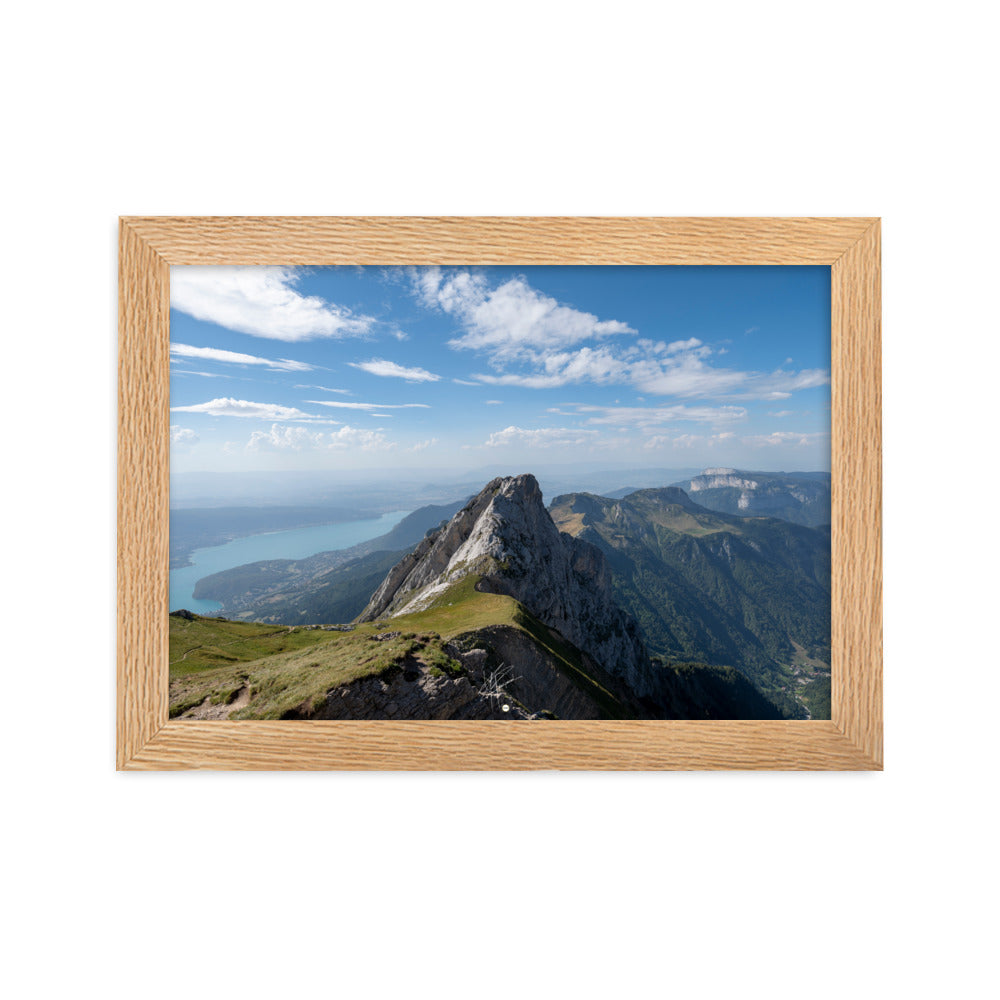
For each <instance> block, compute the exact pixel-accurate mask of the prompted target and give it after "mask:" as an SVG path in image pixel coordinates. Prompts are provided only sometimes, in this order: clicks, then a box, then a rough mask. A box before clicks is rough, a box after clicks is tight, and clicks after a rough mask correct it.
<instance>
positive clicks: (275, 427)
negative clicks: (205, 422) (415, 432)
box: [246, 424, 395, 451]
mask: <svg viewBox="0 0 1000 1000" xmlns="http://www.w3.org/2000/svg"><path fill="white" fill-rule="evenodd" d="M246 447H247V450H248V451H316V450H333V451H343V450H347V449H357V450H360V451H382V450H386V449H389V448H394V447H395V444H394V443H392V442H389V441H386V438H385V435H384V434H383V433H382V432H381V430H362V429H360V428H356V427H348V426H346V425H345V426H343V427H341V428H339V429H338V430H335V431H330V432H324V431H309V430H306V428H304V427H288V426H280V425H279V424H272V425H271V429H270V430H268V431H254V432H253V433H252V434H251V435H250V440H249V441H248V442H247V446H246Z"/></svg>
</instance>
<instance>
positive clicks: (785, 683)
mask: <svg viewBox="0 0 1000 1000" xmlns="http://www.w3.org/2000/svg"><path fill="white" fill-rule="evenodd" d="M455 508H458V509H455ZM455 508H448V507H438V508H423V509H422V510H421V511H417V512H415V513H414V514H413V515H410V517H409V518H407V519H405V520H404V521H403V522H401V523H400V525H398V526H397V528H396V529H394V530H393V532H390V533H389V534H388V535H386V536H383V537H382V538H381V539H375V540H373V541H372V542H366V543H364V544H363V546H356V547H355V549H354V550H346V551H345V552H342V553H324V554H321V555H320V556H314V557H312V558H311V559H309V560H298V561H292V560H276V561H270V562H267V563H259V564H251V565H250V566H246V567H239V568H238V569H237V570H232V571H228V572H227V573H222V574H217V575H216V577H215V578H207V579H206V580H203V581H201V582H200V583H199V588H201V589H200V590H199V592H198V595H199V596H207V597H215V599H219V600H224V601H225V603H226V608H227V613H231V609H232V608H237V607H242V608H243V610H242V612H240V613H241V614H242V615H243V616H245V617H254V618H257V619H258V622H254V623H251V622H234V621H229V620H226V619H222V618H220V619H206V618H200V617H198V616H194V615H191V614H190V613H187V612H179V613H176V614H175V615H173V616H172V619H171V636H172V640H171V641H172V653H171V661H172V668H171V711H172V714H174V715H179V716H181V717H191V716H194V717H233V718H269V717H278V718H282V717H298V718H303V717H304V718H316V717H325V718H510V717H515V718H551V717H557V718H600V717H612V718H781V717H792V718H794V717H808V714H809V708H810V707H811V708H813V709H821V708H822V701H823V690H824V685H825V690H826V692H827V694H826V698H827V705H828V697H829V695H828V684H829V669H828V662H829V536H828V533H826V532H824V531H822V530H817V529H813V528H809V527H805V526H802V525H797V524H791V523H789V522H787V521H780V520H777V519H774V518H766V517H747V516H737V515H728V514H720V513H715V512H712V511H710V510H707V509H706V508H704V507H702V506H700V505H699V504H696V503H694V502H693V501H692V500H691V499H690V497H688V496H687V495H686V494H685V493H684V492H683V491H682V490H680V489H677V488H664V489H649V490H639V491H635V492H631V493H628V494H627V495H626V496H624V497H622V498H611V497H600V496H596V495H594V494H587V493H575V494H566V495H563V496H560V497H557V498H556V499H555V500H554V501H553V503H552V504H551V507H550V508H549V509H546V508H545V506H544V503H543V498H542V494H541V490H540V489H539V487H538V483H537V481H536V480H535V478H534V477H533V476H530V475H519V476H510V477H501V478H497V479H494V480H493V481H491V482H490V483H488V484H487V486H486V487H485V488H484V489H482V490H481V491H480V492H479V493H478V494H477V495H476V496H474V497H472V498H471V499H470V500H469V501H468V502H466V503H464V504H456V505H455ZM394 545H399V548H394V547H393V546H394ZM262 612H266V614H262ZM264 617H267V618H269V619H270V620H271V624H268V623H266V622H265V623H261V622H260V621H259V620H260V619H262V618H264ZM352 619H353V621H352ZM278 623H280V627H279V625H278ZM334 623H335V624H334ZM241 629H242V630H244V632H242V633H240V635H241V636H243V638H240V639H237V640H233V639H231V638H229V636H230V634H231V633H232V632H233V630H241ZM261 630H264V631H261ZM215 632H218V633H219V635H217V636H216V635H214V633H215ZM223 639H224V640H225V641H223ZM195 640H198V641H195ZM278 647H281V648H278ZM240 650H245V653H241V652H240ZM175 653H176V656H175ZM827 711H828V708H827ZM814 714H815V713H814Z"/></svg>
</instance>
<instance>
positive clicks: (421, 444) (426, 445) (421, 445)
mask: <svg viewBox="0 0 1000 1000" xmlns="http://www.w3.org/2000/svg"><path fill="white" fill-rule="evenodd" d="M437 443H438V439H437V438H428V439H427V440H426V441H418V442H417V443H416V444H415V445H414V446H413V447H412V448H407V451H423V450H424V449H425V448H430V447H431V445H434V444H437Z"/></svg>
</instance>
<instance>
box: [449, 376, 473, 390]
mask: <svg viewBox="0 0 1000 1000" xmlns="http://www.w3.org/2000/svg"><path fill="white" fill-rule="evenodd" d="M452 382H454V383H455V385H471V386H475V387H476V388H478V387H479V383H478V382H468V381H466V380H465V379H464V378H453V379H452Z"/></svg>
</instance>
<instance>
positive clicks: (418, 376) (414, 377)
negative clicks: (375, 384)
mask: <svg viewBox="0 0 1000 1000" xmlns="http://www.w3.org/2000/svg"><path fill="white" fill-rule="evenodd" d="M348 364H349V365H350V366H351V368H358V369H360V370H361V371H363V372H368V374H369V375H381V376H383V377H384V378H401V379H405V380H406V381H407V382H439V381H440V380H441V376H440V375H435V374H433V373H432V372H429V371H427V369H426V368H404V367H403V366H402V365H397V364H396V362H395V361H385V360H383V359H382V358H372V360H371V361H357V362H355V361H348Z"/></svg>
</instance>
